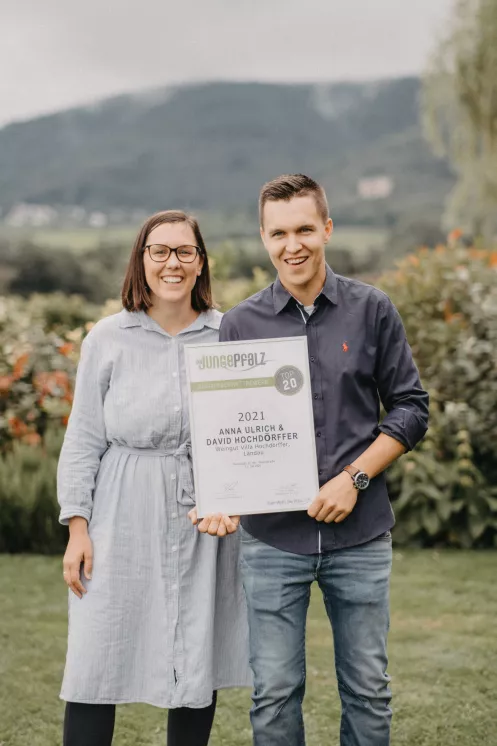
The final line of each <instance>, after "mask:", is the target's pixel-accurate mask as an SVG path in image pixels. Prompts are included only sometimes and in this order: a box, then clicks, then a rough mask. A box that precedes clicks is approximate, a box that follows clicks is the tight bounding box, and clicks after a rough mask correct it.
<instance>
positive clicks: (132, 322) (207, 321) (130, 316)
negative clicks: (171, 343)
mask: <svg viewBox="0 0 497 746" xmlns="http://www.w3.org/2000/svg"><path fill="white" fill-rule="evenodd" d="M119 315H120V320H119V326H120V327H121V329H129V328H130V327H133V326H141V327H143V328H144V329H147V330H148V331H154V332H162V334H165V335H166V336H167V337H170V336H171V335H170V334H168V333H167V332H166V331H165V329H163V328H162V327H161V326H160V325H159V324H158V323H157V322H156V321H154V319H153V318H152V317H151V316H149V315H148V313H146V312H145V311H127V310H126V309H125V308H123V310H122V311H121V313H120V314H119ZM222 316H223V315H222V313H220V312H219V311H217V310H216V309H215V308H211V309H209V310H208V311H203V312H202V313H200V314H199V315H198V317H197V318H196V319H195V321H193V322H192V323H191V324H190V326H188V327H186V329H182V330H181V331H180V332H178V335H177V336H179V335H180V334H186V332H196V331H200V329H203V328H204V327H206V326H207V327H209V328H211V329H219V327H220V325H221V319H222Z"/></svg>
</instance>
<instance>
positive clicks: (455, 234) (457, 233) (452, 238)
mask: <svg viewBox="0 0 497 746" xmlns="http://www.w3.org/2000/svg"><path fill="white" fill-rule="evenodd" d="M463 235H464V234H463V231H462V230H461V229H460V228H454V230H453V231H451V232H450V233H449V235H448V236H447V240H448V241H449V242H450V243H455V242H456V241H459V239H460V238H462V237H463Z"/></svg>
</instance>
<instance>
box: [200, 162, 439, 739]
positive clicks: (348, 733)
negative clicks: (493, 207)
mask: <svg viewBox="0 0 497 746" xmlns="http://www.w3.org/2000/svg"><path fill="white" fill-rule="evenodd" d="M259 208H260V223H261V237H262V240H263V242H264V245H265V247H266V249H267V251H268V252H269V256H270V258H271V261H272V263H273V264H274V266H275V267H276V269H277V272H278V277H277V279H276V281H275V282H274V283H273V284H272V285H271V286H270V287H268V288H266V289H265V290H262V291H261V292H259V293H257V294H256V295H254V296H252V297H251V298H249V299H248V300H246V301H244V302H242V303H240V304H239V305H238V306H236V307H235V308H233V309H232V310H231V311H229V312H228V313H227V314H226V315H225V316H224V318H223V321H222V324H221V331H220V340H221V341H232V340H248V339H263V338H273V337H292V336H300V335H304V334H305V335H306V336H307V341H308V347H309V363H310V371H311V387H312V396H313V409H314V425H315V435H316V448H317V457H318V469H319V481H320V487H321V489H320V492H319V494H318V496H317V497H316V499H315V500H314V502H313V503H312V505H311V506H310V508H309V510H308V511H307V513H305V512H292V513H277V514H270V515H253V516H246V517H244V518H242V522H241V529H240V530H241V534H242V536H241V539H242V573H243V581H244V588H245V593H246V597H247V604H248V611H249V623H250V646H251V650H250V654H251V665H252V670H253V674H254V693H253V707H252V711H251V720H252V726H253V731H254V744H255V746H303V745H304V743H305V736H304V724H303V718H302V700H303V697H304V690H305V623H306V615H307V609H308V604H309V597H310V589H311V584H312V583H313V582H314V581H315V580H317V582H318V584H319V586H320V588H321V591H322V593H323V597H324V602H325V606H326V610H327V613H328V616H329V619H330V622H331V626H332V630H333V636H334V641H335V665H336V674H337V679H338V688H339V692H340V697H341V702H342V720H341V730H340V743H341V746H386V744H388V743H389V733H390V720H391V710H390V706H389V703H390V696H391V695H390V690H389V686H388V685H389V677H388V675H387V671H386V669H387V653H386V641H387V631H388V625H389V578H390V569H391V558H392V547H391V535H390V529H391V528H392V526H393V524H394V518H393V514H392V510H391V507H390V502H389V499H388V494H387V488H386V483H385V476H384V474H383V472H384V470H385V469H386V467H387V466H389V464H391V463H392V462H393V461H395V460H396V459H397V458H398V457H399V456H401V455H402V454H403V453H404V452H405V451H407V450H409V449H411V448H413V447H414V446H415V445H416V443H417V442H418V441H419V440H420V439H421V438H422V437H423V436H424V434H425V432H426V429H427V421H428V395H427V393H426V392H425V391H424V390H423V388H422V387H421V383H420V380H419V375H418V371H417V369H416V366H415V364H414V362H413V360H412V355H411V350H410V347H409V345H408V343H407V340H406V336H405V332H404V328H403V326H402V322H401V319H400V317H399V314H398V312H397V311H396V309H395V307H394V306H393V304H392V303H391V301H390V300H389V299H388V297H387V296H386V295H385V294H384V293H382V292H381V291H379V290H377V289H376V288H374V287H371V286H369V285H366V284H364V283H362V282H359V281H357V280H352V279H348V278H345V277H341V276H339V275H335V274H334V273H333V272H332V270H331V269H330V268H329V267H328V266H327V265H326V261H325V245H326V243H327V242H328V240H329V238H330V236H331V233H332V230H333V223H332V221H331V219H330V217H329V213H328V204H327V201H326V195H325V193H324V190H323V189H322V187H321V186H319V184H317V183H316V182H315V181H313V180H312V179H310V178H309V177H307V176H303V175H301V174H297V175H290V176H280V177H279V178H277V179H275V180H274V181H271V182H269V183H268V184H266V185H265V186H264V187H263V188H262V191H261V194H260V201H259ZM380 400H381V402H382V403H383V405H384V408H385V410H386V412H387V414H386V416H385V418H384V419H383V422H382V423H381V424H379V415H380ZM220 523H222V519H221V521H220V519H219V516H217V517H214V518H212V519H210V518H208V519H205V520H204V521H203V522H202V523H201V526H200V528H201V530H204V531H205V530H208V531H209V533H216V532H218V533H219V534H221V533H225V531H226V529H224V528H223V529H222V531H219V526H220ZM226 526H228V523H226Z"/></svg>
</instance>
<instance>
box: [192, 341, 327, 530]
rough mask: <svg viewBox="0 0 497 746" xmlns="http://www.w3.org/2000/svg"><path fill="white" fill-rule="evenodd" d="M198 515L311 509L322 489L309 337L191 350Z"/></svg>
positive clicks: (200, 346) (197, 346)
mask: <svg viewBox="0 0 497 746" xmlns="http://www.w3.org/2000/svg"><path fill="white" fill-rule="evenodd" d="M185 362H186V371H187V377H188V388H189V404H190V425H191V433H192V449H193V470H194V478H195V495H196V501H197V511H198V515H199V517H203V516H205V515H207V514H209V513H226V514H228V515H247V514H254V513H275V512H278V511H291V510H306V509H307V508H308V506H309V505H310V504H311V502H312V501H313V500H314V498H315V497H316V495H317V494H318V491H319V482H318V471H317V460H316V443H315V439H314V437H315V436H314V420H313V414H312V397H311V388H310V372H309V358H308V352H307V339H306V337H285V338H282V339H264V340H251V341H248V342H219V343H217V344H210V345H209V344H207V345H206V344H202V345H185Z"/></svg>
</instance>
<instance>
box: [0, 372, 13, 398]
mask: <svg viewBox="0 0 497 746" xmlns="http://www.w3.org/2000/svg"><path fill="white" fill-rule="evenodd" d="M11 383H12V376H0V394H8V393H9V391H10V385H11Z"/></svg>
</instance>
